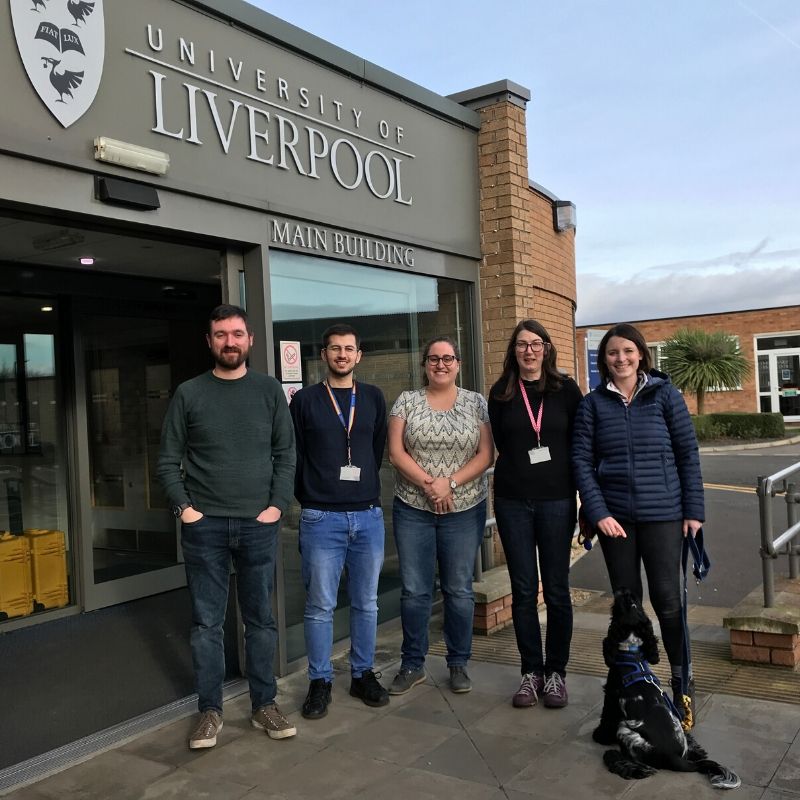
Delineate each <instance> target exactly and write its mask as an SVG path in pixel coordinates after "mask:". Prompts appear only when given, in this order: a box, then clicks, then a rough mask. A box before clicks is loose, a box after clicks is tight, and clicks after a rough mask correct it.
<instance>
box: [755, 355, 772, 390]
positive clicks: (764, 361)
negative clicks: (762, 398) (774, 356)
mask: <svg viewBox="0 0 800 800" xmlns="http://www.w3.org/2000/svg"><path fill="white" fill-rule="evenodd" d="M771 388H772V387H771V383H770V374H769V356H759V357H758V391H759V392H768V391H770V389H771Z"/></svg>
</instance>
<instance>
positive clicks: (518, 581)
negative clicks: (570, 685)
mask: <svg viewBox="0 0 800 800" xmlns="http://www.w3.org/2000/svg"><path fill="white" fill-rule="evenodd" d="M575 508H576V502H575V499H574V498H567V499H565V500H515V499H509V498H506V497H495V500H494V513H495V518H496V519H497V530H498V533H499V534H500V541H501V542H502V543H503V550H504V551H505V554H506V561H507V562H508V574H509V575H510V577H511V596H512V601H513V602H512V605H511V614H512V619H513V620H514V633H515V635H516V637H517V647H518V649H519V655H520V659H521V660H522V674H523V675H524V674H526V673H528V672H546V673H550V672H558V673H560V674H561V675H562V676H563V675H565V674H566V669H567V661H569V646H570V642H571V641H572V599H571V597H570V594H569V562H570V546H571V543H572V534H573V532H574V530H575V516H576V511H575ZM537 551H538V555H539V558H538V566H537V558H536V555H537ZM539 568H541V575H542V590H543V592H544V602H545V606H546V607H547V637H546V642H545V647H544V653H543V652H542V632H541V627H540V626H539V612H538V609H537V600H538V596H539Z"/></svg>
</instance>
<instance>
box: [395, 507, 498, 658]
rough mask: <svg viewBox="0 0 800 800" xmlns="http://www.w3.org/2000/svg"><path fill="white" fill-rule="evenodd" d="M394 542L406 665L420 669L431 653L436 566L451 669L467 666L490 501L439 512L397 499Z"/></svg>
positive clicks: (403, 655) (470, 650)
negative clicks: (474, 580)
mask: <svg viewBox="0 0 800 800" xmlns="http://www.w3.org/2000/svg"><path fill="white" fill-rule="evenodd" d="M392 521H393V523H394V538H395V541H396V542H397V556H398V558H399V560H400V579H401V581H402V584H403V586H402V589H401V592H400V618H401V621H402V623H403V647H402V651H401V652H402V666H403V668H405V669H412V670H417V669H420V668H421V667H422V665H423V664H424V663H425V656H426V655H427V653H428V623H429V622H430V618H431V605H432V603H433V585H434V577H435V574H436V564H437V562H438V564H439V582H440V585H441V589H442V596H443V598H444V641H445V644H446V645H447V666H449V667H463V666H465V665H466V663H467V661H468V660H469V657H470V655H472V620H473V617H474V615H475V595H474V594H473V592H472V576H473V573H474V571H475V556H476V555H477V553H478V548H479V547H480V545H481V538H482V537H483V530H484V527H485V525H486V501H485V500H481V502H480V503H478V505H476V506H473V507H472V508H468V509H467V510H466V511H454V512H452V513H450V514H434V513H433V512H432V511H425V510H423V509H419V508H414V507H413V506H410V505H408V503H404V502H403V501H402V500H400V498H399V497H395V498H394V506H393V507H392Z"/></svg>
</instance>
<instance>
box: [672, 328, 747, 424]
mask: <svg viewBox="0 0 800 800" xmlns="http://www.w3.org/2000/svg"><path fill="white" fill-rule="evenodd" d="M661 355H662V359H663V360H662V366H663V367H664V370H665V371H666V372H667V373H669V376H670V378H671V379H672V382H673V383H674V384H675V385H676V386H677V387H678V388H679V389H681V390H682V391H684V392H692V393H693V394H694V395H696V397H697V413H698V414H702V413H703V411H704V407H705V395H706V392H707V391H708V390H710V389H719V388H724V389H736V388H738V387H739V386H741V384H742V381H743V380H744V379H745V378H746V377H747V375H748V374H749V373H750V364H749V363H748V361H747V359H746V358H745V357H744V356H743V355H742V352H741V350H739V345H738V344H737V342H736V339H735V337H734V336H732V335H731V334H729V333H723V332H721V331H718V332H715V333H709V332H708V331H703V330H700V329H696V328H695V329H689V328H681V329H680V330H679V331H676V332H675V333H674V334H673V335H672V336H670V337H669V339H667V340H666V341H665V342H664V344H663V345H662V348H661Z"/></svg>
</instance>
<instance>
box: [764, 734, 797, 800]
mask: <svg viewBox="0 0 800 800" xmlns="http://www.w3.org/2000/svg"><path fill="white" fill-rule="evenodd" d="M769 787H770V789H777V790H782V791H791V792H796V793H797V794H798V795H799V796H800V735H798V737H797V738H796V739H795V740H794V742H793V743H792V746H791V747H790V748H789V750H788V751H787V753H786V757H785V758H784V759H783V761H782V762H781V764H780V766H779V767H778V769H777V771H776V772H775V777H774V778H773V779H772V780H771V781H770V783H769Z"/></svg>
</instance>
